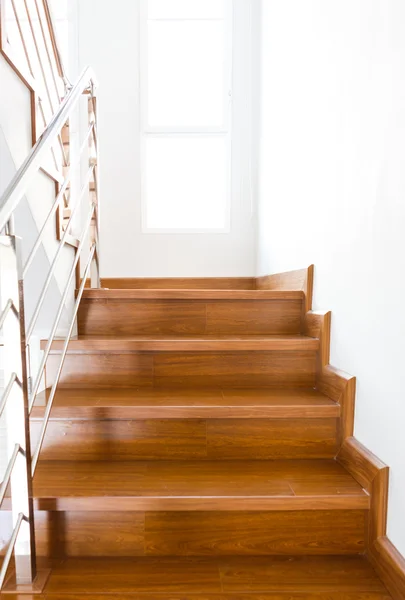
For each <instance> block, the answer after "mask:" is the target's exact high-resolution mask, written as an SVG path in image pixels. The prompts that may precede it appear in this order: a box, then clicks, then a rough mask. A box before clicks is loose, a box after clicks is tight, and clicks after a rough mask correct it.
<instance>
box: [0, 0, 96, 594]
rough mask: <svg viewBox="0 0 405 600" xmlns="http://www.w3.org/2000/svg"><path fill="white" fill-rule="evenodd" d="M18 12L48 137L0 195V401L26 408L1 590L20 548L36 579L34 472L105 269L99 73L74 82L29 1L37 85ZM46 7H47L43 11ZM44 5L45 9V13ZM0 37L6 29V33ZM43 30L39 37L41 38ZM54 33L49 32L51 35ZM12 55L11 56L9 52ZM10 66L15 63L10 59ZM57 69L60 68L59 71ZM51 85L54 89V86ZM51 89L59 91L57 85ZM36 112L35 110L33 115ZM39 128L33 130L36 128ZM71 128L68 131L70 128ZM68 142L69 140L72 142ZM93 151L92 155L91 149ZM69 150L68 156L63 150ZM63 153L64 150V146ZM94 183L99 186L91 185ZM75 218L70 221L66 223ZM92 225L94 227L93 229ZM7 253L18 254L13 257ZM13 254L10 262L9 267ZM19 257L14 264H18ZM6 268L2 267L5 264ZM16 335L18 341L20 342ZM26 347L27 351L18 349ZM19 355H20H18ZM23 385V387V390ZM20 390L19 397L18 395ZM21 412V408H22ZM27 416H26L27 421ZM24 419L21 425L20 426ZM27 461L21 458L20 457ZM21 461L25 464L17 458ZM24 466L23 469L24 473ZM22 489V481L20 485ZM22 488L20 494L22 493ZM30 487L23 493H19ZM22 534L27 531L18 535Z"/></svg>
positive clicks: (42, 13)
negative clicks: (47, 318)
mask: <svg viewBox="0 0 405 600" xmlns="http://www.w3.org/2000/svg"><path fill="white" fill-rule="evenodd" d="M11 3H12V7H13V11H14V13H15V17H16V22H17V26H18V28H19V32H20V37H21V43H22V45H23V49H24V52H25V56H26V59H27V64H28V67H29V70H30V72H31V76H32V77H31V79H30V78H29V75H28V74H27V77H25V75H24V74H23V73H22V71H21V69H19V66H18V65H14V68H15V70H16V72H17V73H18V75H19V76H20V78H22V79H23V81H24V82H25V83H26V85H28V87H30V86H31V87H30V89H31V91H34V92H35V97H36V99H37V101H38V106H39V114H42V118H43V121H44V125H45V130H44V132H43V133H42V135H41V136H40V137H39V139H38V140H37V142H36V144H35V145H34V147H33V148H32V150H31V152H30V153H29V155H28V156H27V158H26V160H25V161H24V162H23V164H22V165H21V167H20V168H19V170H18V172H17V173H16V175H15V176H14V178H13V179H12V181H11V182H10V184H9V185H8V187H7V189H6V190H5V192H4V193H3V195H2V196H1V198H0V233H2V232H5V235H2V236H1V244H2V246H4V247H5V248H6V258H7V260H6V261H5V263H4V266H5V268H6V270H7V279H8V270H9V269H10V268H11V269H13V271H14V270H15V272H16V280H15V284H16V285H17V283H18V286H17V287H14V288H13V293H10V299H8V295H7V296H6V297H5V299H4V300H7V302H6V304H5V307H4V309H3V311H2V312H0V329H1V328H3V326H4V328H3V330H4V335H5V339H6V341H7V340H9V341H10V342H11V343H10V348H11V349H12V352H11V354H10V355H9V361H8V363H9V366H8V371H7V377H8V378H9V381H8V384H7V387H6V389H5V390H4V393H3V395H2V396H1V398H0V416H1V414H2V413H3V412H4V410H5V409H6V406H7V407H10V410H13V407H14V401H15V400H17V404H18V402H19V401H20V400H21V396H22V400H23V402H22V404H19V408H18V411H20V410H21V417H19V418H20V419H21V420H19V419H17V420H16V421H15V422H14V425H13V427H14V426H15V427H16V429H15V438H16V439H15V440H13V441H15V442H17V443H16V444H15V446H14V450H13V452H12V454H11V457H10V460H9V463H8V466H7V469H6V473H5V477H4V479H3V482H2V483H1V484H0V506H1V504H2V502H3V500H4V497H5V494H6V491H7V489H8V486H9V484H10V483H11V507H12V511H13V515H14V523H15V526H14V529H13V532H12V535H11V539H10V541H9V544H8V546H7V550H6V553H5V556H4V560H3V563H2V566H1V569H0V590H1V588H2V585H3V583H4V581H5V577H6V573H7V569H8V567H9V563H10V560H11V557H12V554H13V551H14V548H15V549H16V553H15V554H16V568H15V570H16V575H17V582H18V581H20V582H22V581H25V580H26V579H29V580H31V581H33V580H34V578H35V575H36V556H35V529H34V521H33V518H34V515H33V510H32V477H33V475H34V472H35V468H36V466H37V463H38V460H39V457H40V452H41V448H42V444H43V441H44V437H45V434H46V429H47V425H48V421H49V416H50V411H51V409H52V404H53V400H54V397H55V394H56V391H57V388H58V384H59V379H60V377H61V374H62V369H63V365H64V361H65V357H66V354H67V350H68V345H69V342H70V340H71V337H72V333H73V329H74V326H75V323H76V319H77V312H78V309H79V304H80V300H81V298H82V294H83V290H84V287H85V283H86V279H87V277H88V275H89V271H90V268H91V267H92V265H95V267H96V270H95V271H94V272H93V271H92V274H91V285H92V286H100V272H99V229H98V227H99V223H98V220H99V211H98V202H99V195H98V192H99V189H98V187H99V186H98V173H97V169H98V160H97V158H98V140H97V115H96V108H97V106H96V88H97V81H96V78H95V76H94V73H93V71H92V70H91V69H90V68H86V69H85V70H84V71H83V72H82V74H81V75H80V77H79V78H78V80H77V81H76V83H75V84H74V85H71V83H70V81H69V79H68V77H67V75H66V72H65V69H64V66H63V61H62V57H61V53H60V51H59V45H58V42H57V35H56V30H55V28H54V26H53V22H52V16H51V10H50V6H49V1H48V0H42V1H41V3H39V2H38V0H34V5H33V6H34V8H35V10H36V14H37V15H38V19H39V21H40V30H36V31H35V30H34V27H33V23H32V20H31V19H32V15H31V14H30V12H31V9H30V10H29V9H28V4H27V3H26V2H25V0H24V6H25V9H26V12H27V18H28V22H29V27H30V30H31V34H32V41H33V48H34V55H35V53H36V56H37V59H38V64H39V68H40V70H39V73H38V81H36V80H35V75H34V71H33V69H32V66H33V63H32V61H31V58H32V57H31V56H30V52H29V46H28V45H27V40H26V39H25V37H24V32H23V31H22V29H21V23H20V20H19V16H18V11H17V10H16V9H17V6H16V3H15V0H11ZM40 4H41V10H40V8H39V6H40ZM1 7H2V2H1V0H0V10H1ZM42 7H43V8H42ZM0 33H1V32H0ZM37 33H39V36H37ZM48 34H49V35H48ZM4 40H5V38H4V35H3V36H0V45H2V44H4ZM39 44H41V48H42V46H44V48H45V53H46V60H47V62H48V63H49V69H50V73H51V78H52V79H51V80H49V81H47V79H46V77H47V75H46V73H47V70H46V69H45V64H43V63H42V60H41V56H40V50H39ZM1 50H2V51H3V53H4V52H5V48H4V45H3V46H2V47H1ZM6 56H7V54H6ZM8 60H9V62H11V63H12V62H13V61H12V60H11V59H10V56H8ZM55 65H56V69H55ZM42 79H43V83H44V91H45V99H46V98H47V99H48V101H49V105H50V108H51V112H52V113H53V112H54V107H55V106H56V105H57V104H58V103H59V102H60V100H61V94H62V93H63V86H64V93H65V94H66V96H65V98H64V100H63V101H62V102H61V103H60V104H59V106H56V113H55V114H53V116H52V118H51V119H50V120H49V122H48V121H47V118H48V116H47V114H46V112H45V108H46V107H44V106H43V105H42V101H43V100H44V98H42V90H40V88H39V83H40V80H42ZM48 83H49V84H50V85H48ZM52 84H53V89H51V88H52ZM84 94H85V95H86V96H88V97H89V102H88V110H89V126H88V130H87V132H86V134H85V137H84V139H83V141H82V142H81V144H80V149H79V155H78V157H77V159H75V160H74V161H72V164H71V163H70V158H71V157H70V152H69V150H66V147H65V146H64V144H65V138H64V136H63V135H62V129H63V128H64V127H65V126H66V124H67V123H68V120H69V119H70V118H71V117H72V116H73V113H74V111H76V110H77V108H78V105H79V101H80V98H81V97H82V96H83V95H84ZM33 114H35V111H34V113H33ZM33 124H35V118H34V119H33ZM34 131H35V126H34ZM65 131H68V129H65ZM68 143H69V142H68ZM57 144H59V146H60V153H61V156H62V159H63V160H62V162H61V165H62V166H63V169H62V171H63V174H62V171H60V170H59V167H60V166H61V165H59V164H58V161H57V158H56V154H55V147H54V146H56V145H57ZM86 147H87V148H89V154H88V164H89V169H88V172H87V174H86V175H85V177H84V183H83V185H82V187H81V188H80V189H79V190H78V193H76V187H75V186H74V185H73V184H74V183H75V181H74V180H73V182H72V178H73V173H74V172H75V169H77V170H80V167H81V165H82V160H81V159H82V155H83V152H84V151H85V150H86ZM92 149H94V152H92V151H91V150H92ZM65 150H66V151H65ZM58 154H59V148H58ZM50 155H52V156H53V160H54V162H55V167H56V171H55V172H52V169H51V171H49V169H47V168H46V167H45V165H46V164H47V159H48V157H49V156H50ZM40 170H42V171H44V172H45V173H47V174H48V175H49V176H50V177H51V178H53V179H54V180H55V182H57V184H56V185H57V187H56V191H55V198H54V199H53V200H52V205H51V207H50V210H49V211H48V212H47V215H46V217H45V221H44V222H41V224H39V227H38V229H39V234H38V235H37V236H36V240H35V242H34V245H33V247H32V248H31V249H30V252H29V255H28V258H27V259H26V260H25V264H24V265H23V263H22V257H21V244H20V242H19V240H18V238H16V237H15V235H14V226H13V219H14V212H15V210H16V209H17V207H18V206H19V204H20V202H21V201H22V199H23V197H24V195H25V193H26V192H27V190H28V189H29V187H30V185H31V184H32V183H33V182H34V178H35V176H36V175H37V173H38V172H39V171H40ZM93 182H94V184H93ZM86 191H87V193H88V198H89V199H90V203H89V204H90V207H89V209H90V210H89V212H88V214H87V216H86V218H85V219H84V221H83V228H82V231H81V233H80V236H79V238H78V239H74V238H73V237H72V231H71V230H72V227H73V225H74V223H75V222H76V221H75V219H76V217H77V215H78V214H79V212H80V207H81V206H82V204H83V199H84V198H85V196H86ZM73 192H75V194H74V198H73V200H70V201H69V200H68V194H69V197H70V196H72V193H73ZM67 206H69V208H71V211H70V214H69V215H67V216H66V219H64V213H63V212H62V211H63V209H64V208H66V207H67ZM58 210H59V211H60V214H59V221H58V223H59V224H58V234H57V240H58V247H57V249H56V252H55V254H54V256H53V257H52V259H51V260H50V263H51V264H50V268H49V270H48V273H47V275H46V277H45V283H44V285H43V287H42V290H41V293H40V294H39V298H38V301H37V304H36V307H35V309H34V313H33V316H32V317H31V321H30V323H29V325H28V327H27V328H26V325H25V316H24V315H25V307H24V279H25V277H26V275H27V272H28V269H29V268H30V266H31V265H32V263H33V260H34V258H35V256H36V254H37V252H38V250H39V248H40V247H41V244H43V243H44V238H45V235H46V232H47V231H49V224H50V222H51V219H52V218H55V217H56V216H57V211H58ZM68 217H69V218H68ZM92 224H94V227H93V228H92ZM87 240H89V254H88V257H87V261H86V265H85V268H84V270H83V272H82V281H81V284H80V286H78V285H77V287H79V290H78V293H77V294H76V298H75V303H74V307H73V310H72V312H71V315H70V319H69V323H68V332H67V335H66V336H65V338H64V344H63V349H62V353H61V359H60V361H59V365H58V367H57V370H56V376H55V379H54V382H53V385H52V387H51V391H50V394H49V396H48V402H47V405H46V408H45V414H44V419H43V421H42V425H41V429H40V433H39V439H38V441H37V444H36V448H35V450H34V451H33V456H32V457H31V441H30V426H29V415H30V411H31V409H32V407H33V405H34V403H35V399H36V395H37V392H38V389H39V386H40V383H41V379H42V377H43V373H44V370H45V367H46V362H47V359H48V356H49V354H50V351H51V348H52V344H53V342H54V340H55V337H56V334H57V330H58V327H59V323H60V320H61V317H62V314H63V310H64V308H65V306H66V301H67V299H68V295H69V292H70V291H71V283H72V280H73V277H74V275H75V274H76V278H77V284H78V283H79V280H78V277H79V274H80V273H79V271H80V269H79V261H80V258H81V253H82V251H83V249H84V247H85V244H86V242H87ZM66 243H70V244H72V245H73V246H74V248H75V256H74V259H73V260H72V265H71V268H69V273H68V279H67V281H65V283H64V286H65V287H64V289H63V290H62V289H61V299H60V302H59V306H58V309H57V314H56V318H55V319H54V322H53V324H52V326H51V331H50V335H49V340H48V342H47V345H46V348H45V352H44V354H43V357H42V359H41V362H40V367H39V370H38V372H37V373H36V374H35V382H34V385H33V386H32V389H30V387H31V379H32V378H31V372H30V365H29V343H30V338H31V336H32V333H33V332H34V328H35V325H36V323H37V319H38V316H39V314H40V311H41V308H42V307H43V304H44V300H45V296H46V294H47V292H48V289H49V285H50V282H51V281H52V278H53V277H54V276H55V274H56V268H57V261H58V259H59V258H60V256H61V253H62V249H63V248H64V246H65V244H66ZM9 253H11V254H12V253H14V257H12V256H11V254H9ZM10 257H11V258H12V261H11V262H9V259H10ZM14 258H15V262H14ZM0 267H1V268H2V265H1V264H0ZM2 291H3V290H2ZM11 313H12V314H13V316H14V318H15V320H14V322H12V321H11V320H10V321H9V320H8V316H9V315H10V314H11ZM17 335H18V337H19V340H18V342H19V343H18V344H16V343H15V342H16V341H17V339H14V337H15V338H17ZM20 348H21V352H20ZM13 352H16V354H15V355H14V354H13ZM17 361H18V363H19V364H18V365H17V364H16V366H14V362H17ZM11 370H15V372H12V373H10V371H11ZM17 387H18V388H19V389H18V390H17ZM14 392H15V394H16V396H14ZM22 408H23V410H22ZM22 415H24V417H22ZM22 418H23V421H22ZM19 456H20V457H21V458H20V459H19V458H18V457H19ZM18 460H20V461H21V463H19V462H18V464H16V463H17V461H18ZM20 467H21V468H20ZM14 481H15V482H16V484H17V485H16V488H14ZM21 484H24V485H23V486H22V487H21ZM17 490H18V491H17ZM21 490H25V491H21ZM23 522H27V523H28V526H29V527H28V528H27V529H26V528H24V531H22V530H21V525H22V523H23ZM20 530H21V533H20ZM27 541H29V551H28V556H29V558H30V560H29V561H28V562H29V565H28V570H27V561H22V562H21V561H18V560H17V558H18V556H19V554H20V552H19V551H17V549H18V547H20V548H21V554H23V555H25V554H26V549H25V547H24V544H25V543H26V542H27ZM16 544H17V547H16Z"/></svg>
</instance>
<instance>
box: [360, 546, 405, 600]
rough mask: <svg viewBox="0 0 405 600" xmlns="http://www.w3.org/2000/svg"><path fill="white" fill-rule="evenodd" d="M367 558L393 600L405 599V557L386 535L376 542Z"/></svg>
mask: <svg viewBox="0 0 405 600" xmlns="http://www.w3.org/2000/svg"><path fill="white" fill-rule="evenodd" d="M367 556H368V559H369V561H370V562H371V564H372V566H373V568H374V570H375V571H376V573H377V575H378V576H379V577H380V579H381V580H382V581H383V583H384V585H385V586H386V587H387V589H388V591H389V592H390V594H391V595H392V597H393V599H394V600H403V599H404V598H405V557H403V556H402V554H401V553H400V552H399V550H398V549H397V548H396V546H395V545H394V544H393V543H392V542H391V540H390V539H389V538H388V537H387V536H386V535H382V536H380V537H378V538H377V539H376V540H375V541H374V544H373V545H372V546H371V547H370V548H369V550H368V553H367Z"/></svg>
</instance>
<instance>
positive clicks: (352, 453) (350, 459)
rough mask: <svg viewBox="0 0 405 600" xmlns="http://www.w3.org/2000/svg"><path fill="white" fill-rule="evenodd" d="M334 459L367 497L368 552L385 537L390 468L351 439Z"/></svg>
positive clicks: (348, 439) (345, 442) (354, 439)
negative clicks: (365, 491) (368, 502)
mask: <svg viewBox="0 0 405 600" xmlns="http://www.w3.org/2000/svg"><path fill="white" fill-rule="evenodd" d="M337 460H338V462H339V463H340V464H341V465H342V466H344V468H345V469H346V470H347V471H348V472H349V473H350V474H351V475H352V476H353V477H354V479H356V481H358V482H359V484H360V485H362V486H363V487H364V489H366V490H367V491H368V493H369V494H370V497H371V506H370V511H369V517H368V539H367V550H368V551H369V552H370V551H372V549H373V547H374V543H375V542H376V540H377V539H378V538H379V537H381V536H385V535H386V528H387V505H388V477H389V469H388V467H387V466H386V465H385V464H384V463H383V462H382V461H380V460H379V459H378V458H377V457H376V456H375V455H374V454H372V452H370V451H369V450H367V448H365V447H364V446H363V445H362V444H361V443H360V442H359V441H358V440H356V438H354V437H351V438H347V439H346V440H345V441H344V443H343V446H342V448H341V450H340V452H339V454H338V456H337Z"/></svg>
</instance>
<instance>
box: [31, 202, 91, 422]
mask: <svg viewBox="0 0 405 600" xmlns="http://www.w3.org/2000/svg"><path fill="white" fill-rule="evenodd" d="M93 213H94V205H92V207H91V209H90V211H89V214H88V216H87V219H86V223H85V226H84V228H83V236H82V239H81V241H80V244H79V246H78V248H77V250H76V253H75V259H74V261H73V265H72V268H71V269H70V272H69V277H68V280H67V283H66V287H65V291H64V293H63V296H62V299H61V301H60V303H59V307H58V312H57V314H56V318H55V321H54V323H53V325H52V329H51V333H50V335H49V340H48V343H47V345H46V348H45V350H44V354H43V356H42V360H41V364H40V365H39V369H38V373H37V376H36V379H35V383H34V385H33V387H32V392H31V398H30V404H29V412H31V410H32V407H33V406H34V402H35V397H36V395H37V392H38V388H39V384H40V383H41V379H42V374H43V371H44V369H45V366H46V361H47V360H48V356H49V353H50V351H51V346H52V343H53V340H54V338H55V334H56V330H57V328H58V325H59V321H60V318H61V316H62V312H63V309H64V307H65V304H66V299H67V296H68V293H69V286H70V283H71V281H72V279H73V275H74V274H75V272H76V266H77V264H78V262H79V259H80V253H81V251H82V249H83V246H84V243H85V241H86V233H87V230H88V228H89V226H90V223H91V220H92V218H93Z"/></svg>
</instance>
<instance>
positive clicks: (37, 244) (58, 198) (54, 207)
mask: <svg viewBox="0 0 405 600" xmlns="http://www.w3.org/2000/svg"><path fill="white" fill-rule="evenodd" d="M70 174H71V169H69V172H68V174H67V176H66V179H65V181H64V182H63V185H62V187H61V188H60V190H59V193H58V195H57V196H56V198H55V201H54V203H53V205H52V208H51V210H50V212H49V213H48V216H47V217H46V219H45V223H44V224H43V225H42V228H41V231H40V232H39V234H38V237H37V240H36V242H35V244H34V246H33V248H32V250H31V252H30V255H29V257H28V258H27V262H26V263H25V265H24V268H23V278H24V277H25V276H26V274H27V271H28V269H29V268H30V265H31V263H32V261H33V260H34V257H35V254H36V253H37V250H38V248H39V247H40V245H41V241H42V238H43V235H44V233H45V229H46V227H47V225H48V223H49V221H50V219H51V218H52V217H53V215H54V214H55V213H56V211H57V209H58V206H59V204H60V203H61V201H62V200H63V195H64V193H65V192H66V188H67V186H68V185H69V183H70Z"/></svg>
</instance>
